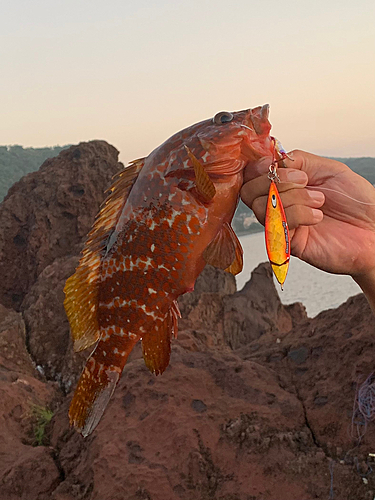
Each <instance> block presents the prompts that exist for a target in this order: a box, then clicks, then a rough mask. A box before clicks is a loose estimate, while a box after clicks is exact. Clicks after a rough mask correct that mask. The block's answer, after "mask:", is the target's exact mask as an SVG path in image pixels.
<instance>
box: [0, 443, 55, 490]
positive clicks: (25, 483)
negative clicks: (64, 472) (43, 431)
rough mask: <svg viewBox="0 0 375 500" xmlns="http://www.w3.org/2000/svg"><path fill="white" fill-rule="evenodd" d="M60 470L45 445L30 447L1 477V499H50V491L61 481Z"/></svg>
mask: <svg viewBox="0 0 375 500" xmlns="http://www.w3.org/2000/svg"><path fill="white" fill-rule="evenodd" d="M60 481H61V479H60V471H59V470H58V468H57V466H56V463H55V461H54V459H53V457H52V454H51V450H48V448H45V447H42V446H41V447H38V448H30V447H29V448H28V449H25V450H23V452H22V453H20V455H19V457H18V459H17V460H16V461H15V462H14V463H13V464H12V467H11V468H9V469H8V470H7V471H5V473H4V474H3V476H2V478H1V479H0V500H18V499H22V500H29V499H31V498H38V499H39V500H49V499H50V498H51V497H50V496H49V492H50V491H52V490H54V489H55V488H56V487H57V485H58V484H59V483H60Z"/></svg>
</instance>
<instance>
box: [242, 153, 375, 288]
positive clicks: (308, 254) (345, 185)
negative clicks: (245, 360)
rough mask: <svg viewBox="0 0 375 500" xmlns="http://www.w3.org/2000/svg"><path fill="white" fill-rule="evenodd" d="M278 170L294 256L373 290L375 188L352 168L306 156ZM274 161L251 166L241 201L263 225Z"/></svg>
mask: <svg viewBox="0 0 375 500" xmlns="http://www.w3.org/2000/svg"><path fill="white" fill-rule="evenodd" d="M290 156H291V158H292V160H293V161H292V160H289V159H286V160H285V161H284V162H285V165H286V166H287V167H288V168H285V169H284V168H278V170H277V172H278V175H279V177H280V181H281V182H280V183H279V184H278V185H277V187H278V190H279V192H280V197H281V200H282V202H283V205H284V209H285V214H286V218H287V221H288V225H289V229H290V238H291V252H292V254H293V255H295V256H296V257H299V258H300V259H302V260H304V261H306V262H308V263H309V264H311V265H313V266H315V267H318V268H319V269H322V270H323V271H327V272H331V273H337V274H350V275H351V276H352V277H353V278H354V279H355V280H356V281H357V283H358V284H359V285H360V286H361V287H362V289H363V290H364V291H365V293H366V290H365V288H367V289H368V288H369V287H370V288H371V289H372V290H375V188H374V187H373V186H372V185H371V184H370V183H369V182H368V181H366V180H365V179H364V178H363V177H361V176H360V175H358V174H356V173H354V172H353V171H352V170H351V169H350V168H349V167H347V166H346V165H344V164H343V163H340V162H338V161H335V160H330V159H328V158H322V157H319V156H316V155H313V154H310V153H306V152H303V151H298V150H296V151H293V152H292V153H290ZM271 161H272V158H263V159H262V160H260V161H259V162H258V163H256V164H255V165H249V166H248V167H247V169H246V171H245V174H244V181H245V184H244V186H243V187H242V190H241V197H242V200H243V201H244V203H245V204H246V205H248V206H249V207H250V208H251V209H252V210H253V211H254V213H255V215H256V217H257V219H258V220H259V221H260V222H261V223H262V224H264V219H265V212H266V202H267V194H268V189H269V185H270V181H269V179H268V178H267V173H268V167H269V165H270V163H271Z"/></svg>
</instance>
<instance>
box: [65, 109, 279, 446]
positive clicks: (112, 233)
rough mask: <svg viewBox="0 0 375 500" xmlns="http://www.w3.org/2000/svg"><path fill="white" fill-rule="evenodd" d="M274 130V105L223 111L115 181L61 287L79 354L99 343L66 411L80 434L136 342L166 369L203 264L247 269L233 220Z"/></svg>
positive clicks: (96, 416) (157, 367) (155, 367)
mask: <svg viewBox="0 0 375 500" xmlns="http://www.w3.org/2000/svg"><path fill="white" fill-rule="evenodd" d="M270 128H271V125H270V124H269V121H268V105H265V106H263V107H258V108H255V109H249V110H245V111H239V112H235V113H227V112H222V113H218V114H217V115H216V116H215V117H214V119H210V120H205V121H203V122H200V123H198V124H195V125H192V126H191V127H189V128H187V129H185V130H183V131H181V132H179V133H177V134H175V135H174V136H172V137H171V138H170V139H168V140H167V141H166V142H165V143H164V144H162V145H161V146H160V147H158V148H157V149H155V150H154V151H153V152H152V153H151V154H150V155H149V156H148V157H147V158H144V159H141V160H136V161H135V162H133V163H131V164H130V165H129V166H128V167H127V168H125V169H124V170H123V171H122V172H120V173H119V174H118V175H117V176H116V178H115V182H114V184H113V186H112V187H111V189H110V190H109V191H110V194H109V197H108V198H107V200H106V201H105V202H104V204H103V206H102V208H101V211H100V212H99V214H98V217H97V219H96V222H95V224H94V226H93V229H92V231H91V232H90V234H89V237H88V240H87V242H86V246H85V248H84V250H83V256H82V258H81V260H80V264H79V267H78V268H77V270H76V272H75V274H74V275H73V276H71V277H70V278H69V279H68V281H67V283H66V286H65V294H66V299H65V303H64V305H65V309H66V312H67V316H68V318H69V322H70V326H71V331H72V336H73V339H74V342H75V344H74V347H75V350H82V349H85V348H86V347H88V346H90V345H92V344H94V343H95V342H97V345H96V347H95V349H94V351H93V353H92V354H91V356H90V357H89V359H88V361H87V363H86V366H85V368H84V370H83V373H82V375H81V378H80V380H79V382H78V386H77V389H76V392H75V394H74V397H73V400H72V403H71V406H70V410H69V416H70V422H71V424H73V425H75V426H76V427H77V429H78V430H79V431H80V432H81V433H82V434H83V435H84V436H87V435H88V434H89V433H90V432H92V430H93V429H94V428H95V426H96V425H97V424H98V422H99V420H100V418H101V416H102V414H103V412H104V410H105V408H106V406H107V404H108V401H109V399H110V397H111V394H112V393H113V391H114V389H115V387H116V384H117V382H118V380H119V378H120V375H121V372H122V370H123V368H124V365H125V363H126V360H127V358H128V355H129V353H130V352H131V350H132V349H133V347H134V345H135V344H136V343H137V342H138V341H139V340H142V349H143V356H144V359H145V363H146V365H147V367H148V368H149V369H150V371H151V372H154V373H155V374H158V373H162V372H163V371H164V370H165V368H166V367H167V366H168V363H169V358H170V349H171V348H170V344H171V337H172V336H176V335H177V321H178V316H179V310H178V306H177V302H176V300H177V298H178V297H179V296H180V295H182V294H183V293H186V292H188V291H191V290H193V288H194V283H195V281H196V279H197V277H198V276H199V274H200V273H201V271H202V270H203V268H204V266H205V265H206V264H207V263H209V264H211V265H214V266H216V267H220V268H222V269H225V270H227V271H228V272H231V273H233V274H237V273H238V272H240V271H241V270H242V248H241V245H240V243H239V241H238V239H237V237H236V235H235V234H234V232H233V230H232V228H231V226H230V223H231V220H232V218H233V215H234V212H235V209H236V206H237V202H238V198H239V191H240V189H241V187H242V183H243V170H244V168H245V167H246V165H248V164H249V162H252V161H254V160H256V159H258V158H260V157H262V156H269V155H270V153H271V151H272V147H273V143H272V141H271V139H270V137H269V131H270Z"/></svg>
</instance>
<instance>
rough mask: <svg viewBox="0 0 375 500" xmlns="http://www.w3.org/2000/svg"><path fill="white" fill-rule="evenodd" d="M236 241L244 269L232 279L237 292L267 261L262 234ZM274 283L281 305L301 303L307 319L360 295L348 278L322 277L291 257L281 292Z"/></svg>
mask: <svg viewBox="0 0 375 500" xmlns="http://www.w3.org/2000/svg"><path fill="white" fill-rule="evenodd" d="M239 240H240V241H241V244H242V247H243V250H244V268H243V271H242V272H241V273H240V274H238V275H237V276H236V279H237V290H241V288H243V286H244V285H245V283H246V282H247V281H248V280H249V279H250V275H251V272H252V271H253V269H255V268H256V267H257V265H258V264H260V263H261V262H267V260H268V259H267V253H266V246H265V241H264V232H259V233H253V234H248V235H244V236H240V237H239ZM274 280H275V286H276V289H277V290H278V292H279V295H280V299H281V302H282V303H283V304H292V303H293V302H302V304H303V305H304V306H305V307H306V311H307V315H308V316H309V317H310V318H313V317H314V316H316V315H317V314H319V313H320V312H321V311H323V310H325V309H331V308H334V307H338V306H339V305H340V304H342V303H343V302H345V301H346V299H348V298H349V297H351V296H353V295H357V294H358V293H360V292H361V289H360V288H359V286H358V285H357V284H356V283H355V282H354V281H353V279H352V278H351V277H350V276H343V275H340V274H329V273H326V272H324V271H321V270H320V269H316V268H315V267H312V266H310V265H309V264H306V262H303V261H301V260H300V259H297V258H296V257H291V260H290V264H289V271H288V276H287V278H286V281H285V283H284V290H281V287H280V285H279V283H278V282H277V281H276V278H275V277H274Z"/></svg>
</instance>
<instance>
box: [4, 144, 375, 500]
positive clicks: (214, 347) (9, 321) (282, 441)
mask: <svg viewBox="0 0 375 500" xmlns="http://www.w3.org/2000/svg"><path fill="white" fill-rule="evenodd" d="M120 166H121V164H119V163H118V162H117V151H116V150H115V149H114V148H112V147H111V146H109V145H108V144H106V143H104V142H101V141H93V142H92V143H87V144H81V145H79V146H75V147H73V148H71V149H70V150H68V152H65V154H61V155H60V156H59V157H58V158H57V159H55V160H50V161H47V162H46V163H45V164H44V166H43V167H42V169H41V170H40V171H39V172H38V173H35V174H31V175H29V176H26V177H25V178H23V179H22V180H21V181H20V182H19V183H18V184H16V185H15V186H14V187H13V188H12V189H11V190H10V192H9V195H8V197H7V199H6V200H5V202H4V204H3V205H2V206H1V207H0V221H1V226H0V227H1V230H0V258H1V263H0V267H1V266H2V267H1V270H0V272H1V273H2V275H3V276H4V279H3V280H2V282H1V283H0V302H2V303H3V304H6V305H7V306H8V307H12V309H6V308H5V307H3V306H0V394H1V398H0V500H3V499H4V500H5V499H6V500H9V499H10V500H21V499H24V500H29V499H35V500H36V499H38V500H47V499H48V500H49V499H52V500H106V499H108V500H117V499H118V500H120V499H121V500H122V499H124V498H126V500H143V499H144V500H150V499H151V500H165V499H168V500H180V499H182V500H206V499H213V500H255V499H264V500H266V499H269V500H271V499H275V498H277V499H278V500H301V499H303V500H313V499H316V498H327V497H328V495H330V493H332V495H334V497H335V498H336V497H337V498H340V499H341V500H351V499H352V498H356V499H358V500H359V499H362V498H363V499H364V498H367V497H368V496H369V493H370V492H372V491H374V490H375V483H374V480H373V478H372V475H371V474H368V475H366V479H367V480H368V483H367V484H364V482H363V481H362V479H361V476H360V475H361V474H362V475H363V474H367V473H368V472H369V471H370V470H371V468H374V467H375V463H373V460H372V458H371V456H369V453H373V452H374V449H375V428H374V427H373V422H368V423H367V426H363V425H362V426H360V425H359V418H354V419H353V403H354V398H355V394H356V388H357V387H358V384H360V383H361V382H362V381H363V380H365V379H366V378H367V377H368V376H369V375H370V374H371V372H372V371H373V360H374V358H375V347H374V341H373V338H374V331H373V324H374V318H373V315H372V313H371V311H370V309H369V307H368V305H367V302H366V300H365V299H364V297H363V296H362V295H360V296H357V297H354V298H351V299H349V300H348V301H347V302H346V303H345V304H344V305H343V306H341V307H340V308H338V309H336V310H330V311H325V312H323V313H321V314H320V315H318V316H317V317H316V318H313V319H309V318H307V316H306V311H305V309H304V307H303V306H302V305H301V304H292V305H289V306H283V305H282V304H281V302H280V300H279V297H278V294H277V292H276V289H275V287H274V284H273V279H272V275H271V272H270V268H269V265H268V264H267V265H265V264H263V265H260V266H259V267H258V268H257V269H255V270H254V272H253V273H252V277H251V280H250V282H249V283H247V284H246V286H245V287H244V289H243V290H241V291H239V292H236V288H235V281H234V278H233V277H232V276H231V275H229V274H227V273H225V272H223V271H220V270H217V269H214V268H212V267H207V268H206V269H205V270H204V272H203V273H202V275H201V276H200V278H199V279H198V281H197V284H196V287H195V291H194V292H193V293H192V294H190V295H185V296H184V297H182V298H181V299H180V305H181V310H182V313H183V318H182V320H181V321H180V325H179V335H178V339H176V340H174V341H173V345H172V355H171V363H170V366H169V367H168V368H167V370H166V371H165V373H164V374H163V375H162V376H160V377H154V376H153V375H151V374H150V373H149V371H148V370H147V368H146V367H145V364H144V362H143V359H142V352H141V347H140V345H139V344H138V345H137V346H136V348H135V349H134V350H133V352H132V354H131V356H130V357H129V361H128V363H127V365H126V367H125V370H124V374H123V376H122V378H121V380H120V382H119V384H118V387H117V389H116V391H115V393H114V396H113V398H112V400H111V401H110V403H109V406H108V408H107V410H106V412H105V414H104V417H103V419H102V421H101V422H100V424H99V425H98V427H97V428H96V429H95V431H94V432H93V434H92V435H90V436H89V437H88V438H86V439H83V438H82V437H81V436H80V435H78V434H77V432H75V431H74V430H73V429H71V428H70V427H69V421H68V407H69V403H70V400H71V397H72V392H71V391H70V389H71V388H72V387H73V385H74V383H75V380H76V378H77V376H78V374H79V371H80V369H81V364H82V362H83V359H84V357H85V353H83V354H80V355H76V354H73V352H72V345H71V340H70V338H69V327H68V323H67V320H66V317H65V314H64V310H63V305H62V302H63V298H64V297H63V287H64V283H65V280H66V279H67V277H68V276H69V275H70V274H71V273H72V272H73V271H74V268H75V266H76V265H77V262H78V258H79V252H80V250H81V246H82V243H83V240H84V239H85V237H86V232H87V231H88V229H89V227H90V225H91V223H92V220H93V217H94V215H95V212H96V210H97V207H98V206H99V203H100V201H101V200H102V198H103V193H102V190H103V189H104V186H105V185H106V184H107V183H108V182H109V178H110V176H111V175H112V173H114V171H117V170H118V169H119V168H120ZM54 381H58V383H56V382H54ZM61 389H62V390H61ZM68 391H70V392H69V394H68V395H66V392H68ZM354 408H355V405H354ZM45 410H48V412H47V416H48V419H50V418H51V413H50V410H52V411H53V412H54V416H53V418H52V420H51V421H50V422H49V423H47V424H46V425H45V427H43V429H41V427H40V419H39V417H36V412H42V414H45V413H46V412H45ZM357 411H358V408H357ZM357 417H358V415H357ZM362 422H363V421H362ZM357 426H358V428H357ZM41 430H42V436H43V437H42V438H40V431H41ZM36 431H38V432H37V434H35V433H36ZM348 431H349V432H348ZM358 432H359V433H360V434H361V435H362V438H361V440H358V434H355V433H358ZM351 434H352V435H351ZM37 435H38V436H39V438H38V441H37V439H36V436H37ZM37 444H39V446H36V445H37ZM331 481H332V485H333V487H332V488H333V489H332V491H330V489H331ZM332 495H331V496H332Z"/></svg>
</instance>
